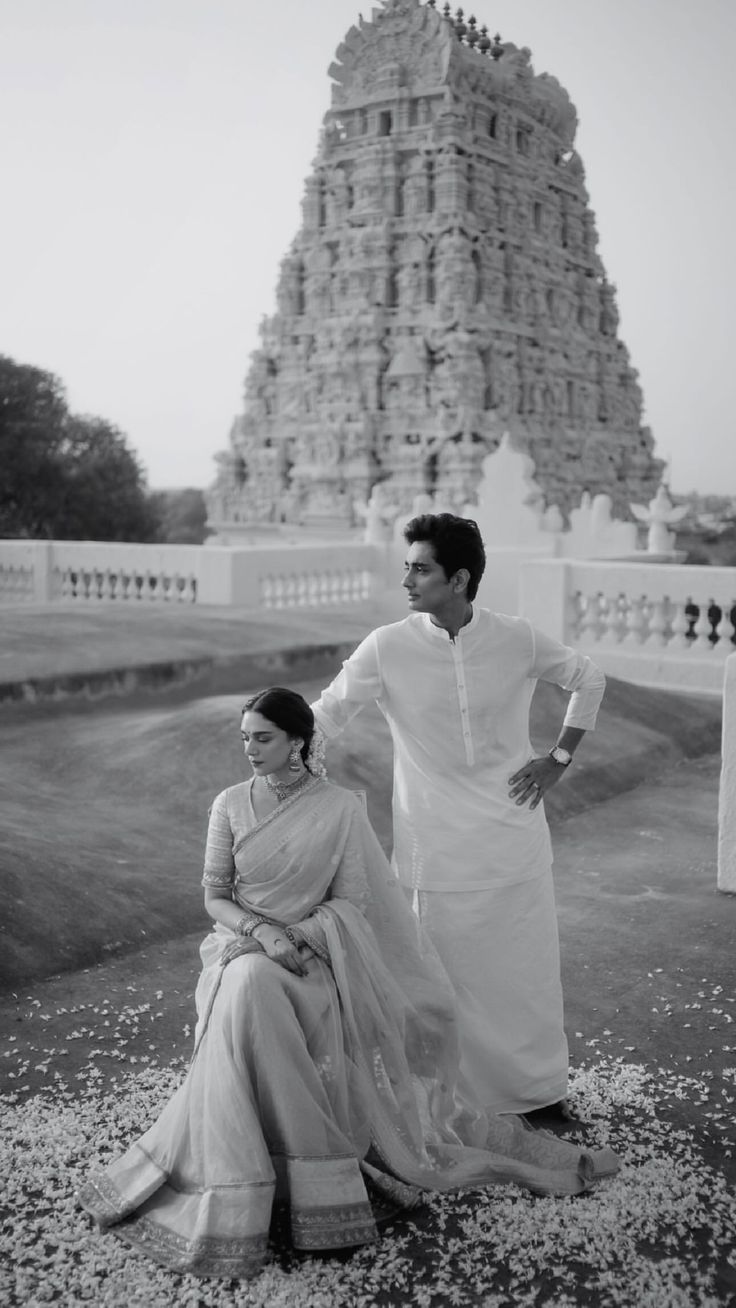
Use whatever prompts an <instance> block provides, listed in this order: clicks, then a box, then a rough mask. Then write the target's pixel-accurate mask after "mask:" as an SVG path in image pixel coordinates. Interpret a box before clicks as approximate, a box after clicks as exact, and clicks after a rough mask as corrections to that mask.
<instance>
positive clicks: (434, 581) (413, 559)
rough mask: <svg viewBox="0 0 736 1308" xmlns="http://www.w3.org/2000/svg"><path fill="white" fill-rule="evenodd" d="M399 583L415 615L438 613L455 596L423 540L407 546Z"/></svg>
mask: <svg viewBox="0 0 736 1308" xmlns="http://www.w3.org/2000/svg"><path fill="white" fill-rule="evenodd" d="M401 584H402V586H404V588H405V589H406V591H407V592H408V595H409V607H410V609H412V611H413V612H414V613H440V612H442V610H443V609H445V608H446V606H447V605H448V604H449V603H450V602H451V600H452V599H453V597H454V596H455V593H456V592H455V591H454V589H453V587H452V584H451V583H450V581H449V580H448V578H447V577H446V576H445V570H444V568H443V567H442V566H441V565H440V564H439V563H438V562H437V560H436V558H435V557H434V550H433V549H432V546H431V545H430V544H429V542H428V541H426V540H416V541H414V544H413V545H410V546H409V551H408V553H407V556H406V562H405V563H404V580H403V581H402V583H401Z"/></svg>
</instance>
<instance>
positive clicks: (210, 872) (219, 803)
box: [202, 790, 235, 886]
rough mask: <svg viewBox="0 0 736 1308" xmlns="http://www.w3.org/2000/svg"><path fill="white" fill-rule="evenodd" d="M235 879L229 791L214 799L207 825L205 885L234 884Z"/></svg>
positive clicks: (203, 883) (224, 791)
mask: <svg viewBox="0 0 736 1308" xmlns="http://www.w3.org/2000/svg"><path fill="white" fill-rule="evenodd" d="M234 880H235V860H234V859H233V830H232V826H231V824H230V817H229V815H228V811H227V791H226V790H223V791H222V792H221V794H219V795H218V796H217V798H216V799H215V800H214V801H213V803H212V807H211V809H210V820H209V826H208V827H207V845H206V847H205V854H204V872H203V874H202V885H203V886H232V884H233V882H234Z"/></svg>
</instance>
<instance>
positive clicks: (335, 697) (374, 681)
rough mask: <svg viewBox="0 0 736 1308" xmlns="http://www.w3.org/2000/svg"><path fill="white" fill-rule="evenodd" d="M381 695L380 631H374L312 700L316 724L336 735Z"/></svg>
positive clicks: (324, 730)
mask: <svg viewBox="0 0 736 1308" xmlns="http://www.w3.org/2000/svg"><path fill="white" fill-rule="evenodd" d="M380 695H381V672H380V661H379V655H378V634H377V632H375V631H372V632H371V633H370V635H369V636H366V638H365V640H363V641H361V643H360V645H359V646H358V648H357V649H356V650H354V651H353V653H352V654H351V655H350V658H349V659H346V660H345V662H344V663H343V665H342V669H341V671H340V672H338V674H337V676H336V677H335V680H334V681H332V682H331V683H330V685H329V686H328V687H327V688H326V690H323V691H322V694H321V695H320V697H319V699H318V700H315V702H314V704H312V706H311V707H312V712H313V713H314V716H315V719H316V722H317V726H318V727H320V728H321V730H322V731H323V732H324V734H325V736H326V737H327V739H328V740H330V739H331V738H332V737H333V736H337V735H339V734H340V732H341V731H342V730H343V728H344V727H346V726H347V725H348V722H350V720H351V718H354V717H355V715H356V713H359V712H360V710H361V709H362V707H363V705H364V704H367V703H369V702H370V700H372V699H379V698H380Z"/></svg>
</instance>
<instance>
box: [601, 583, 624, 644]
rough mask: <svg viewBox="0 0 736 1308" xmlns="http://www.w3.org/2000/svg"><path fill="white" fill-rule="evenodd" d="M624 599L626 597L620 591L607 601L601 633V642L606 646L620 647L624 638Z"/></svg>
mask: <svg viewBox="0 0 736 1308" xmlns="http://www.w3.org/2000/svg"><path fill="white" fill-rule="evenodd" d="M623 599H624V596H623V595H622V593H621V591H619V592H618V594H617V595H612V596H611V598H610V599H608V598H607V599H606V600H605V609H604V613H603V630H602V632H601V641H602V643H603V644H605V645H618V644H619V643H620V641H621V637H622V636H623V614H622V612H621V602H622V600H623Z"/></svg>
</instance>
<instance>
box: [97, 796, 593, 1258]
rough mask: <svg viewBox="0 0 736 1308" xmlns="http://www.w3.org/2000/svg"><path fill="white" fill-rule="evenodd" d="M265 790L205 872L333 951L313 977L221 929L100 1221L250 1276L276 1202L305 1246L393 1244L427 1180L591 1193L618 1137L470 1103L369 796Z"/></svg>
mask: <svg viewBox="0 0 736 1308" xmlns="http://www.w3.org/2000/svg"><path fill="white" fill-rule="evenodd" d="M251 785H252V783H245V784H244V785H241V786H235V787H233V788H232V789H231V790H228V791H225V792H223V794H222V795H220V796H218V798H217V800H216V801H215V804H214V805H213V810H212V815H211V820H210V830H209V835H208V852H207V858H206V862H205V880H206V881H209V882H210V883H217V884H222V885H229V886H230V887H231V889H232V895H233V898H234V899H235V900H236V901H237V903H238V904H240V905H241V906H242V907H243V909H244V910H246V911H248V910H250V911H252V912H255V913H260V914H262V915H263V916H265V917H268V918H270V919H273V920H275V921H278V922H280V923H283V924H285V925H289V926H292V927H294V928H296V930H297V931H298V932H299V933H300V934H301V936H302V937H303V938H304V940H305V941H306V942H307V943H308V944H309V945H310V946H311V948H312V949H313V950H314V951H315V957H314V958H312V959H311V960H310V961H309V962H308V963H307V975H306V976H303V977H302V976H295V975H294V974H292V973H290V972H288V971H286V970H285V969H284V968H282V967H280V966H279V964H277V963H274V962H273V961H271V960H270V959H268V958H267V957H266V956H265V955H264V954H263V952H262V951H261V950H260V947H259V946H258V945H257V943H256V942H250V943H248V942H246V944H245V947H246V949H247V951H248V952H245V953H243V954H241V955H240V956H239V957H237V958H235V959H234V960H233V961H231V962H230V963H228V964H227V966H226V967H224V968H223V967H222V966H221V965H220V958H221V955H222V951H223V949H224V947H225V946H226V945H227V944H228V943H230V942H232V940H233V939H235V938H236V937H234V935H233V933H232V932H230V931H228V930H227V929H226V928H224V927H221V926H218V927H217V928H216V930H215V931H213V932H212V933H211V934H210V935H209V936H208V937H207V939H206V940H205V941H204V943H203V945H202V950H201V953H202V961H203V970H202V974H201V977H200V980H199V983H198V987H197V1012H198V1015H199V1021H198V1029H197V1039H196V1046H195V1055H194V1057H193V1060H192V1063H191V1066H190V1068H189V1071H188V1073H187V1076H186V1079H185V1080H184V1082H183V1083H182V1085H181V1086H180V1087H179V1089H178V1090H177V1092H176V1093H175V1094H174V1096H173V1098H172V1099H171V1100H170V1101H169V1103H168V1104H167V1105H166V1107H165V1108H164V1110H163V1112H162V1114H161V1115H160V1117H159V1118H158V1120H157V1121H156V1122H155V1123H154V1125H153V1126H152V1127H151V1128H150V1130H148V1131H147V1132H146V1134H145V1135H144V1136H143V1137H142V1138H141V1139H140V1140H139V1141H138V1142H137V1143H136V1144H134V1145H133V1146H132V1147H131V1148H130V1149H129V1150H128V1152H127V1153H126V1154H125V1155H124V1156H123V1157H122V1158H121V1159H119V1160H117V1161H116V1162H115V1163H113V1165H112V1166H111V1167H110V1168H108V1169H107V1171H105V1172H104V1173H98V1174H96V1175H94V1176H92V1177H91V1178H90V1179H89V1180H88V1182H87V1183H86V1184H85V1186H84V1188H83V1190H82V1192H81V1194H80V1201H81V1203H82V1204H83V1206H84V1207H85V1208H87V1209H88V1211H90V1212H91V1213H92V1215H93V1216H94V1217H95V1218H96V1219H97V1221H98V1222H100V1224H101V1225H104V1226H111V1227H112V1229H113V1230H114V1231H115V1232H116V1233H117V1234H119V1235H120V1236H121V1238H123V1239H124V1240H126V1241H128V1242H129V1243H130V1244H133V1245H135V1246H138V1247H140V1248H142V1249H143V1250H144V1251H145V1252H147V1253H148V1254H149V1256H152V1257H154V1258H156V1259H157V1260H158V1261H159V1262H161V1263H163V1264H164V1265H165V1266H168V1267H170V1268H174V1269H177V1270H181V1271H191V1272H195V1273H199V1274H201V1275H218V1276H248V1275H253V1274H254V1273H255V1272H257V1271H258V1269H259V1268H260V1266H261V1265H262V1262H263V1260H264V1257H265V1255H266V1251H267V1244H268V1235H269V1228H270V1225H271V1220H272V1210H273V1207H274V1204H284V1205H285V1206H286V1208H287V1210H288V1214H289V1221H290V1228H291V1238H292V1241H293V1243H294V1245H295V1247H296V1248H298V1249H303V1250H310V1249H314V1250H317V1249H334V1248H339V1247H349V1246H352V1245H358V1244H363V1243H367V1242H370V1241H371V1240H374V1239H375V1238H376V1219H375V1212H374V1209H375V1208H376V1206H378V1207H379V1208H380V1205H381V1203H382V1202H383V1203H384V1205H385V1203H389V1204H391V1205H393V1207H394V1208H396V1207H397V1206H402V1205H410V1204H412V1203H414V1202H416V1201H417V1199H418V1198H419V1197H420V1195H421V1193H422V1191H424V1190H452V1189H459V1188H463V1187H470V1186H478V1185H490V1184H498V1183H507V1182H517V1183H518V1184H520V1185H523V1186H526V1187H527V1188H530V1189H532V1190H535V1191H538V1192H539V1193H558V1194H559V1193H562V1194H567V1193H570V1194H572V1193H577V1192H579V1191H581V1190H583V1189H585V1187H586V1186H587V1185H588V1183H589V1182H590V1180H592V1179H593V1178H595V1177H596V1176H599V1175H604V1174H606V1172H610V1171H614V1170H615V1168H616V1164H615V1159H614V1158H613V1156H612V1155H611V1154H609V1153H607V1152H606V1151H603V1152H600V1153H598V1154H593V1153H589V1154H586V1153H585V1152H582V1151H581V1150H580V1149H579V1148H577V1147H575V1146H574V1145H571V1144H568V1143H567V1142H564V1141H559V1140H557V1139H555V1138H554V1137H550V1136H546V1135H544V1134H543V1133H541V1132H533V1131H529V1130H528V1129H526V1128H525V1127H524V1126H523V1124H522V1123H521V1122H520V1121H519V1120H517V1119H514V1118H494V1119H491V1120H489V1119H487V1118H486V1117H485V1115H484V1114H483V1113H482V1112H481V1111H480V1110H479V1109H478V1108H477V1107H476V1106H475V1105H472V1104H468V1103H462V1102H460V1101H459V1100H458V1097H457V1095H456V1093H455V1085H456V1078H457V1067H458V1054H457V1032H456V1022H455V1013H454V1006H453V998H452V991H451V987H450V985H449V982H448V981H447V978H446V976H445V974H444V972H443V969H442V967H441V964H440V963H439V960H438V958H437V955H436V954H435V952H434V949H433V947H432V946H431V945H430V944H429V942H428V941H427V939H426V938H425V937H424V936H423V935H422V932H421V928H420V927H419V924H418V923H417V921H416V919H415V917H414V915H413V914H412V912H411V910H410V908H409V906H408V904H407V902H406V899H405V896H404V893H403V891H402V890H401V888H400V887H399V885H398V884H397V883H396V881H395V880H394V878H393V875H392V873H391V870H390V867H389V865H388V862H387V860H386V858H385V856H384V854H383V852H382V850H381V848H380V845H379V844H378V841H377V840H376V838H375V836H374V834H373V831H372V829H371V827H370V826H369V824H368V821H367V819H366V817H365V814H364V812H363V809H362V806H361V804H360V803H359V801H358V800H357V799H356V798H355V796H353V795H351V794H349V793H348V792H346V791H343V790H340V789H338V788H337V787H334V786H332V785H330V784H329V783H328V782H324V781H319V780H315V781H314V782H311V783H309V785H308V786H307V787H306V789H304V790H303V791H302V792H301V794H300V795H298V796H294V797H293V798H292V799H289V800H286V801H285V802H284V803H283V804H281V805H280V806H279V808H278V809H277V810H276V811H275V812H274V813H272V814H271V815H270V816H269V817H267V818H266V819H264V820H262V821H257V820H256V818H255V816H254V813H253V808H252V804H251Z"/></svg>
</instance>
